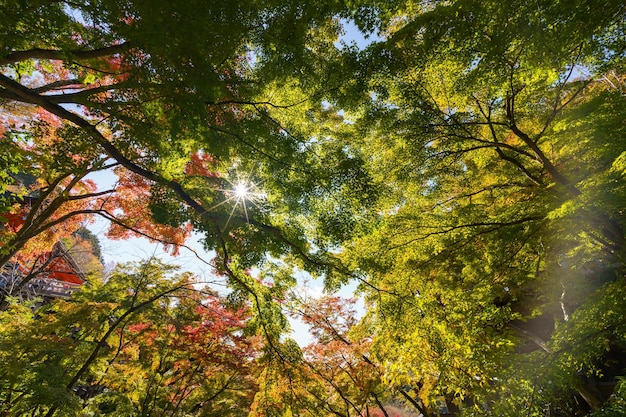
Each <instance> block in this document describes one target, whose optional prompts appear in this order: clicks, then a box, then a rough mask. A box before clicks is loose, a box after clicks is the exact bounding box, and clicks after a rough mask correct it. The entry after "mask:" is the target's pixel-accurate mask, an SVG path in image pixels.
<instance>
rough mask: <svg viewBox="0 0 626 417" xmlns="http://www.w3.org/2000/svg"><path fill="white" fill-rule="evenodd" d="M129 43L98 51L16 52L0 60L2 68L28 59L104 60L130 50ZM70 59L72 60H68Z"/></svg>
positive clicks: (36, 50)
mask: <svg viewBox="0 0 626 417" xmlns="http://www.w3.org/2000/svg"><path fill="white" fill-rule="evenodd" d="M129 47H130V44H129V42H123V43H120V44H117V45H110V46H104V47H102V48H97V49H87V50H85V49H74V50H69V51H63V50H59V49H41V48H33V49H28V50H25V51H14V52H11V53H9V54H7V55H5V56H4V57H2V58H0V66H4V65H9V64H13V63H16V62H19V61H25V60H27V59H50V60H59V61H67V60H88V59H94V58H102V57H105V56H109V55H114V54H118V53H121V52H124V51H126V50H128V49H129ZM68 58H70V59H68Z"/></svg>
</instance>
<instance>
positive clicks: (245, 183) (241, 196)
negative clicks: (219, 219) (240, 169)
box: [211, 177, 266, 228]
mask: <svg viewBox="0 0 626 417" xmlns="http://www.w3.org/2000/svg"><path fill="white" fill-rule="evenodd" d="M226 181H227V182H228V187H227V188H222V189H220V190H219V191H221V192H223V193H224V195H225V196H226V199H225V200H224V201H222V202H220V203H218V204H216V205H215V206H213V207H212V208H211V209H215V208H217V207H219V206H221V205H223V204H232V209H231V210H230V213H229V215H228V220H227V221H226V224H225V225H224V227H225V228H226V227H227V226H228V224H229V223H230V221H231V219H232V218H233V216H234V215H235V212H236V211H237V210H239V211H240V212H243V214H244V216H245V218H246V222H248V223H249V222H250V217H249V214H248V204H252V205H254V206H255V207H257V208H260V207H259V202H260V201H262V200H264V199H265V197H266V194H265V192H263V190H262V189H261V188H260V187H259V184H256V183H254V182H253V181H252V180H251V179H249V178H240V177H236V179H235V180H233V181H231V180H229V179H228V178H226Z"/></svg>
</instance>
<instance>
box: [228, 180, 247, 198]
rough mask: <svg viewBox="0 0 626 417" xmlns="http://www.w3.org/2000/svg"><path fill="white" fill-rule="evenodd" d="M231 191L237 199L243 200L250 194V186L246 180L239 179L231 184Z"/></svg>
mask: <svg viewBox="0 0 626 417" xmlns="http://www.w3.org/2000/svg"><path fill="white" fill-rule="evenodd" d="M232 193H233V196H235V198H237V200H245V199H247V198H248V197H249V196H250V187H249V186H248V184H247V183H246V182H244V181H239V182H238V183H237V184H235V185H234V186H233V190H232Z"/></svg>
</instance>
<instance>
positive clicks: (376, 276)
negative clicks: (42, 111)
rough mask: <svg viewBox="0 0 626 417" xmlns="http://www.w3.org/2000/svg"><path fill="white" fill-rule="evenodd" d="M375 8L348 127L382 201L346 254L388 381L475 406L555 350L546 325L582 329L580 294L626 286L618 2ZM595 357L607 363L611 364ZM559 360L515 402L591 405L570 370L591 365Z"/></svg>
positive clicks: (428, 397) (528, 382)
mask: <svg viewBox="0 0 626 417" xmlns="http://www.w3.org/2000/svg"><path fill="white" fill-rule="evenodd" d="M600 8H601V9H602V12H600V11H599V9H600ZM382 9H383V10H381V14H380V17H381V22H382V31H383V33H385V35H386V40H384V41H382V42H379V43H377V44H374V45H372V46H370V47H369V48H368V50H367V51H365V52H364V53H363V61H364V62H366V61H367V63H368V69H369V71H370V72H369V73H367V75H366V76H365V77H364V78H363V83H364V84H365V85H367V87H366V88H367V89H368V91H369V92H370V94H369V96H368V98H367V99H366V101H365V106H366V107H365V110H363V109H360V112H361V113H360V114H363V117H362V119H360V120H358V121H357V129H359V130H360V131H361V132H362V136H361V137H362V139H361V142H360V143H359V145H360V148H361V151H362V152H364V153H365V152H367V153H366V155H367V159H368V165H367V169H368V171H369V172H370V173H371V175H372V176H373V177H374V179H375V181H377V182H378V183H379V184H380V187H381V189H382V190H384V191H383V193H384V195H385V197H384V198H381V199H380V200H379V203H378V204H377V205H376V206H375V207H372V208H371V210H373V211H376V212H377V213H378V214H379V216H378V218H377V219H375V220H374V221H372V223H371V225H372V229H371V231H369V232H368V233H364V234H362V235H361V236H358V237H357V238H356V239H354V240H353V242H352V243H351V244H349V245H348V250H347V251H346V252H345V254H344V259H345V260H344V263H345V265H347V268H348V269H352V270H354V271H356V272H355V275H357V276H360V277H363V279H364V280H365V281H366V282H367V285H362V288H363V290H364V291H366V292H367V293H368V299H369V302H370V303H371V305H372V307H371V308H370V309H369V312H368V317H367V321H368V323H371V328H370V332H371V334H373V335H375V339H374V341H373V351H374V352H375V353H374V354H373V356H374V357H376V358H377V359H378V360H379V361H381V362H382V363H385V364H386V369H387V370H388V372H387V378H388V379H389V380H390V382H391V383H392V384H393V385H394V386H404V385H410V386H412V387H413V388H414V389H415V390H416V391H417V392H418V394H419V397H420V398H421V400H422V401H423V403H424V404H425V405H429V404H433V403H434V400H435V399H436V397H438V396H440V395H444V396H446V397H447V398H448V400H449V402H450V401H451V400H454V402H456V403H458V404H465V406H466V407H467V406H471V405H475V406H477V407H481V406H482V405H483V404H490V401H492V400H493V398H497V397H499V393H498V392H499V391H498V390H507V389H511V390H514V389H513V385H514V382H515V381H513V380H512V379H509V380H507V382H502V378H503V375H508V372H509V371H510V372H512V373H513V372H514V370H516V369H519V367H522V366H524V365H523V364H524V363H526V361H529V360H530V361H532V360H533V359H530V358H535V359H534V360H537V359H536V356H537V355H539V356H541V355H543V354H547V355H548V357H550V358H552V359H546V360H547V361H550V360H556V359H555V358H556V357H558V356H560V354H559V353H556V352H557V351H558V349H552V348H551V347H550V346H551V344H552V343H554V344H555V345H559V344H560V343H561V342H560V341H559V338H561V337H563V334H562V333H560V332H556V333H555V332H554V328H555V325H557V326H560V323H564V322H567V323H568V325H569V322H572V324H571V325H573V326H574V324H573V322H574V321H576V320H581V319H582V317H584V313H582V312H581V313H580V315H578V314H574V312H575V311H577V308H579V306H581V305H582V303H583V301H584V300H585V297H586V296H587V295H588V294H589V293H590V292H594V291H599V294H601V293H604V291H608V288H606V287H602V286H601V284H602V281H603V280H607V281H616V282H622V280H623V277H622V272H620V271H621V268H622V265H623V264H622V259H623V251H624V232H623V230H624V226H625V224H624V218H623V214H622V211H621V209H620V208H619V206H620V205H623V201H624V197H625V196H624V184H623V177H621V174H620V173H619V168H617V167H618V166H621V162H620V161H621V159H622V153H623V146H621V139H620V138H621V135H622V134H623V130H622V129H623V127H622V125H621V122H620V120H622V118H623V109H624V100H623V92H622V91H621V90H620V89H619V88H616V87H617V86H618V85H619V83H616V82H613V81H611V80H617V79H621V77H622V75H619V74H620V73H621V72H620V71H622V65H623V51H624V48H623V39H624V38H623V28H622V26H621V24H620V23H618V22H621V20H622V19H623V13H624V9H623V5H622V4H621V3H620V4H618V3H617V2H615V3H611V2H609V3H603V4H602V6H601V7H600V6H597V8H596V7H594V6H592V5H590V4H585V5H581V4H571V5H565V4H562V3H553V2H550V3H548V2H545V3H541V2H539V3H533V4H525V3H523V2H513V3H508V4H507V5H500V4H496V3H490V2H473V1H456V2H452V3H449V4H448V3H445V4H443V3H442V4H440V3H437V2H432V3H420V4H419V5H418V4H413V3H411V2H406V3H403V4H401V5H396V4H394V5H389V6H387V5H383V6H382ZM592 9H593V11H592ZM363 66H365V64H363ZM336 100H337V103H339V105H341V104H342V103H343V104H345V105H346V106H353V102H350V101H348V100H344V101H342V98H341V97H337V99H336ZM353 108H355V109H356V107H353ZM366 150H367V151H366ZM609 178H611V180H609ZM363 230H366V231H367V228H363ZM600 277H602V278H600ZM581 308H582V307H581ZM581 311H583V310H581ZM574 316H576V317H577V318H576V319H574ZM555 322H556V323H555ZM551 337H552V340H550V339H551ZM589 337H591V336H589ZM618 345H619V343H618ZM620 346H621V345H620ZM537 349H542V352H541V353H537V352H535V354H534V355H533V354H532V353H530V354H529V353H528V351H529V350H537ZM581 354H582V353H581ZM527 355H528V356H527ZM600 356H601V355H600ZM595 361H599V362H595ZM594 363H603V365H601V367H602V369H603V370H604V371H605V372H606V371H607V369H608V368H609V367H610V362H609V357H608V356H604V357H602V358H601V357H599V356H596V357H595V359H594ZM589 365H590V364H589V363H588V364H587V366H589ZM566 368H567V370H566V371H564V373H562V374H560V375H561V377H559V378H556V377H555V378H554V381H555V384H554V385H553V386H552V387H548V386H547V384H543V382H542V381H537V379H536V378H535V377H532V376H528V377H527V378H521V379H520V378H519V374H518V380H517V382H520V385H524V389H523V390H522V391H524V393H523V394H522V393H521V391H517V394H519V395H518V396H517V397H515V398H517V399H518V400H520V402H522V403H524V402H525V403H526V404H527V405H528V404H529V403H532V402H533V395H534V394H533V393H535V392H537V391H538V390H541V391H542V392H543V393H547V392H549V393H550V394H547V397H544V399H543V400H539V399H538V397H536V396H535V397H534V398H535V399H536V402H535V403H534V405H533V407H537V408H538V409H539V408H542V407H545V406H546V403H548V402H552V403H554V402H561V403H562V404H561V405H562V408H563V409H565V408H567V407H568V406H569V405H571V404H574V403H575V401H574V400H573V399H572V398H573V396H574V395H578V396H579V401H587V402H588V405H589V406H590V407H597V406H598V404H599V403H600V402H601V401H602V400H601V399H594V398H593V397H590V396H589V395H588V394H589V392H583V391H584V390H583V388H582V385H584V384H583V381H582V380H581V378H580V376H579V375H580V374H578V376H577V372H582V373H585V372H588V368H585V367H583V368H584V369H583V370H581V368H576V367H572V366H568V367H566ZM562 370H563V369H562ZM553 371H554V369H552V371H546V372H547V373H548V374H550V375H551V376H553V377H554V376H555V375H556V373H551V372H553ZM554 372H556V371H554ZM618 372H619V371H618ZM564 374H568V375H569V377H567V378H565V377H564ZM546 378H547V377H546ZM498 381H500V382H498ZM556 381H559V382H556ZM509 383H510V384H511V386H507V384H509ZM550 396H552V398H551V399H548V397H550ZM582 398H584V399H585V400H582ZM542 401H543V402H542ZM566 403H568V404H567V405H566ZM582 408H584V407H582ZM502 410H503V409H499V412H500V413H501V414H498V412H494V414H495V415H504V414H502V413H504V412H503V411H502ZM515 410H516V408H514V407H511V404H509V408H508V411H507V413H515V412H516V411H515ZM482 412H485V410H483V411H482ZM529 412H536V410H533V411H529Z"/></svg>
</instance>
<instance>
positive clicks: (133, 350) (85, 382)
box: [0, 259, 259, 416]
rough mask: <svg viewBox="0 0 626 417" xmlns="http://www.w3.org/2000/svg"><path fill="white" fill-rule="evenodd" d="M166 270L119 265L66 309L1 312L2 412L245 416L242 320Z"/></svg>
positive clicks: (252, 343) (247, 369) (247, 392)
mask: <svg viewBox="0 0 626 417" xmlns="http://www.w3.org/2000/svg"><path fill="white" fill-rule="evenodd" d="M172 272H173V271H172V268H171V267H167V266H165V265H163V264H161V263H160V262H158V261H157V260H154V259H153V260H149V261H146V262H144V263H142V264H136V265H121V266H118V267H117V269H116V270H115V271H114V272H113V273H112V274H111V276H110V277H109V279H108V280H107V282H106V283H105V284H100V285H98V284H97V283H94V285H93V286H92V287H89V288H84V289H83V290H82V291H81V292H79V293H77V294H76V295H75V296H74V297H73V299H72V300H70V301H59V300H57V301H55V302H53V303H51V304H50V305H47V306H45V307H43V308H41V309H39V310H37V311H36V312H33V311H32V310H30V309H29V308H28V306H24V305H21V304H18V303H14V304H12V305H11V306H10V308H9V309H8V310H6V311H3V312H2V318H1V320H2V321H1V327H0V330H1V338H0V340H1V341H2V343H1V344H0V351H1V354H0V358H1V359H0V360H2V363H3V366H2V368H3V371H2V381H3V382H2V385H1V386H0V388H1V390H0V395H2V404H3V412H5V413H8V414H9V415H18V414H24V413H28V414H30V415H41V416H43V415H45V416H52V415H55V414H57V413H58V414H63V415H71V414H76V413H79V412H86V413H91V414H94V415H101V416H104V415H120V414H125V415H163V414H165V413H167V415H203V416H204V415H244V414H245V413H244V411H243V410H245V409H246V402H250V401H251V399H252V397H253V396H254V393H255V385H254V375H255V371H254V366H255V365H254V364H255V360H256V357H257V355H258V354H259V353H258V348H259V346H258V341H257V339H255V338H254V337H248V336H246V335H244V334H243V333H242V331H243V330H244V328H245V321H246V320H247V319H248V313H247V312H246V311H245V310H238V311H233V310H230V309H229V308H228V307H226V306H225V305H224V303H223V300H220V299H219V298H217V297H216V296H215V295H214V294H212V293H206V292H204V293H203V292H200V291H198V290H195V289H193V281H192V280H191V277H190V276H189V274H186V273H185V274H176V275H173V276H172V275H171V273H172Z"/></svg>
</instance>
